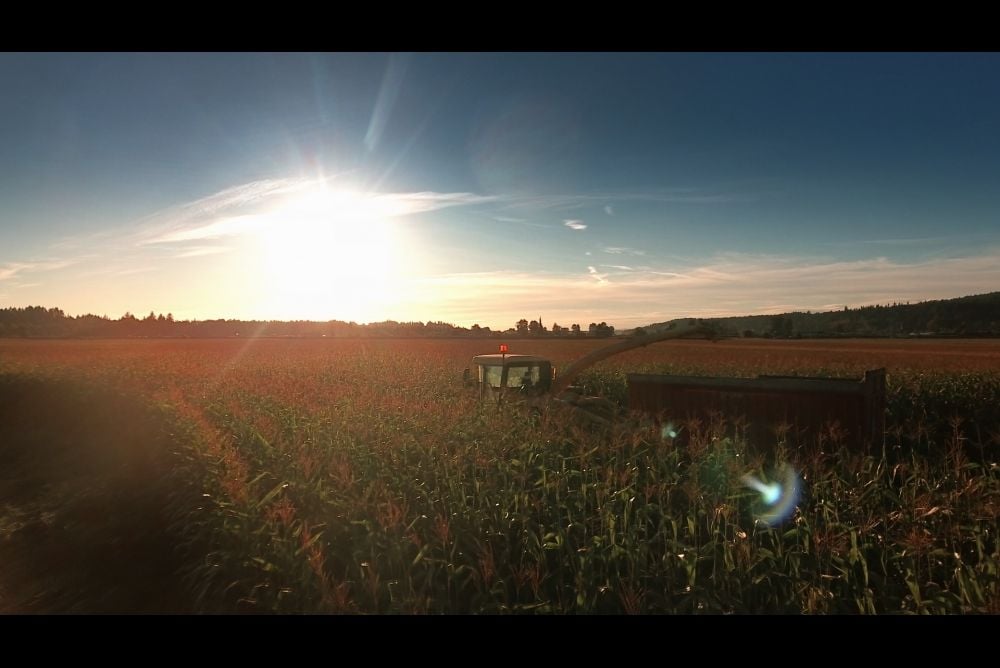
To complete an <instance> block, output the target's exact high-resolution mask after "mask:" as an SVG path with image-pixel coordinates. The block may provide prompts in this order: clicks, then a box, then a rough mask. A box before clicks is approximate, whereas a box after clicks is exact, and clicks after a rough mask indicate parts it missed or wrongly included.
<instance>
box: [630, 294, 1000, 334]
mask: <svg viewBox="0 0 1000 668" xmlns="http://www.w3.org/2000/svg"><path fill="white" fill-rule="evenodd" d="M694 322H701V323H709V324H712V325H714V326H717V327H718V328H719V330H720V332H721V333H722V334H723V335H726V336H742V337H762V338H819V337H823V338H828V337H854V336H879V337H882V336H892V337H907V336H909V337H921V336H927V337H930V336H1000V292H990V293H986V294H981V295H972V296H969V297H958V298H956V299H939V300H935V301H926V302H919V303H917V304H887V305H885V306H881V305H876V306H861V307H858V308H846V307H845V308H844V309H842V310H839V311H825V312H821V313H810V312H808V311H807V312H805V313H802V312H800V311H795V312H792V313H782V314H780V315H745V316H733V317H728V318H700V319H696V318H677V319H674V320H668V321H667V322H658V323H653V324H651V325H647V326H645V327H642V328H636V329H643V330H645V331H646V332H658V331H661V330H663V329H671V328H673V327H676V326H679V325H680V324H689V323H694ZM632 331H633V332H634V331H635V330H632ZM624 333H626V334H627V333H629V332H624Z"/></svg>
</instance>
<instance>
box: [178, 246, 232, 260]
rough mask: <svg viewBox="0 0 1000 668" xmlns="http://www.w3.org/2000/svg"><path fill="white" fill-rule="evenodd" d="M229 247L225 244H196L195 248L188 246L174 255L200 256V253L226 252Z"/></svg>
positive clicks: (182, 256) (215, 253) (179, 256)
mask: <svg viewBox="0 0 1000 668" xmlns="http://www.w3.org/2000/svg"><path fill="white" fill-rule="evenodd" d="M227 252H229V249H228V248H226V247H225V246H197V247H195V248H188V249H187V250H183V251H181V252H180V253H177V254H176V255H174V257H176V258H184V257H201V256H202V255H217V254H218V253H227Z"/></svg>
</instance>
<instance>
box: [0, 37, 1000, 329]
mask: <svg viewBox="0 0 1000 668" xmlns="http://www.w3.org/2000/svg"><path fill="white" fill-rule="evenodd" d="M998 73H1000V55H998V54H972V53H961V54H947V53H942V54H934V53H929V54H893V53H880V54H855V53H831V54H796V53H777V54H766V53H761V54H739V53H726V54H685V53H676V54H675V53H664V54H614V53H611V54H609V53H544V54H530V53H501V54H443V53H442V54H434V53H420V54H307V53H293V54H255V53H237V54H169V53H166V54H128V53H116V54H2V55H0V86H2V91H3V93H2V95H0V202H2V204H0V306H26V305H29V304H42V305H45V306H59V307H61V308H63V309H64V310H66V311H67V312H68V313H71V314H78V313H86V312H94V313H99V314H108V315H111V316H112V317H117V316H119V315H121V314H122V313H124V312H125V311H133V312H138V313H146V312H148V311H150V310H155V311H157V312H173V313H174V314H175V316H177V317H180V318H211V317H244V318H281V319H286V318H308V319H316V320H326V319H332V318H336V319H345V320H357V321H377V320H384V319H390V318H391V319H397V320H425V321H426V320H446V321H449V322H454V323H457V324H464V325H469V324H472V323H473V322H479V323H480V324H482V325H489V326H492V327H504V328H506V327H509V326H511V325H512V324H513V322H514V321H515V320H517V319H519V318H520V317H522V316H523V317H528V318H529V319H530V318H534V317H537V316H539V315H540V316H542V318H543V320H544V321H545V322H546V324H551V323H552V322H554V321H555V322H559V323H560V324H563V325H568V324H570V323H572V322H579V323H581V324H583V325H584V326H586V324H587V323H589V322H592V321H601V320H605V321H607V322H609V323H612V324H615V325H616V326H618V327H619V328H626V327H631V326H636V325H640V324H646V323H649V322H658V321H662V320H667V319H670V318H673V317H681V316H687V315H699V316H713V315H736V314H745V313H771V312H781V311H784V310H792V309H801V310H806V309H809V310H821V309H826V308H837V307H838V306H840V305H842V304H850V305H852V306H856V305H861V304H867V303H885V302H887V301H897V300H900V301H901V300H909V301H917V300H921V299H936V298H946V297H955V296H961V295H965V294H971V293H978V292H988V291H992V290H997V289H1000V262H998V260H1000V220H998V213H1000V77H998Z"/></svg>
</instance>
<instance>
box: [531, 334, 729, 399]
mask: <svg viewBox="0 0 1000 668" xmlns="http://www.w3.org/2000/svg"><path fill="white" fill-rule="evenodd" d="M699 335H701V336H704V337H705V338H707V339H713V340H714V339H716V338H718V334H717V332H715V330H713V329H712V328H710V327H708V326H706V325H698V326H695V327H685V328H677V329H668V330H664V331H661V332H656V333H654V334H646V335H644V336H633V337H629V338H628V339H626V340H624V341H619V342H618V343H613V344H611V345H609V346H605V347H603V348H598V349H597V350H595V351H593V352H592V353H590V354H588V355H584V356H583V357H581V358H580V359H578V360H577V361H575V362H573V363H572V364H570V365H569V367H568V368H567V369H566V370H565V371H563V372H561V373H560V374H559V375H558V377H557V378H556V379H555V381H553V383H552V387H551V389H550V390H549V393H550V395H551V396H553V397H558V396H559V395H560V394H562V393H563V391H564V390H566V388H567V387H569V386H570V385H572V384H573V381H574V380H576V378H577V377H578V376H579V375H580V374H581V373H582V372H583V371H586V370H587V369H589V368H590V367H592V366H594V365H595V364H597V363H598V362H602V361H604V360H606V359H608V358H609V357H612V356H613V355H617V354H619V353H623V352H626V351H628V350H632V349H634V348H643V347H645V346H648V345H649V344H651V343H659V342H660V341H667V340H669V339H680V338H698V337H699Z"/></svg>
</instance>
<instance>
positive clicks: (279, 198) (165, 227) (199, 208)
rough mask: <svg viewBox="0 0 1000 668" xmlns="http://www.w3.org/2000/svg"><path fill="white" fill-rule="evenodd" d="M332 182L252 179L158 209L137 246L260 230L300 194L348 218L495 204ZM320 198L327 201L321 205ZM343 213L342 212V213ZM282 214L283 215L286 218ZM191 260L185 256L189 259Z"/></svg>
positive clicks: (458, 195)
mask: <svg viewBox="0 0 1000 668" xmlns="http://www.w3.org/2000/svg"><path fill="white" fill-rule="evenodd" d="M333 181H334V179H326V180H323V179H318V180H317V179H273V180H267V181H255V182H253V183H247V184H244V185H241V186H234V187H232V188H227V189H226V190H223V191H220V192H218V193H215V194H214V195H209V196H208V197H204V198H201V199H199V200H196V201H194V202H190V203H187V204H183V205H179V206H175V207H172V208H170V209H166V210H164V211H160V212H158V213H156V214H153V215H152V216H149V217H148V218H147V219H146V220H145V226H144V229H143V231H142V232H141V233H140V235H139V239H138V244H139V245H150V244H171V243H185V242H191V241H198V240H202V239H221V238H224V237H231V236H239V235H243V234H247V233H252V232H255V231H259V230H260V229H262V228H266V227H269V226H272V225H275V224H280V222H281V221H280V220H276V219H274V218H268V214H269V213H270V212H273V211H275V210H276V209H280V207H281V206H282V205H283V204H288V203H289V202H294V200H293V199H292V198H293V197H294V196H296V195H301V194H302V193H303V192H306V193H310V196H311V197H313V199H314V200H316V201H315V202H314V203H313V204H314V206H316V207H317V210H316V211H313V212H312V213H313V214H314V215H315V214H317V213H321V212H322V207H324V206H326V207H327V210H328V211H329V214H328V215H331V216H333V215H347V213H350V212H352V211H353V212H354V213H357V212H358V211H365V212H369V213H372V214H375V213H377V215H379V216H380V217H382V218H399V217H405V216H412V215H416V214H420V213H427V212H430V211H437V210H440V209H444V208H448V207H456V206H469V205H475V204H483V203H486V202H492V201H495V200H496V199H497V198H496V197H494V196H486V195H476V194H474V193H464V192H458V193H441V192H432V191H423V192H411V193H356V192H352V191H348V190H345V191H338V190H336V189H334V188H332V187H331V188H330V190H328V191H327V190H324V188H325V187H327V186H331V185H336V184H335V183H333ZM324 198H326V201H325V202H324ZM345 212H347V213H345ZM286 215H287V214H286ZM188 257H190V256H188Z"/></svg>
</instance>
